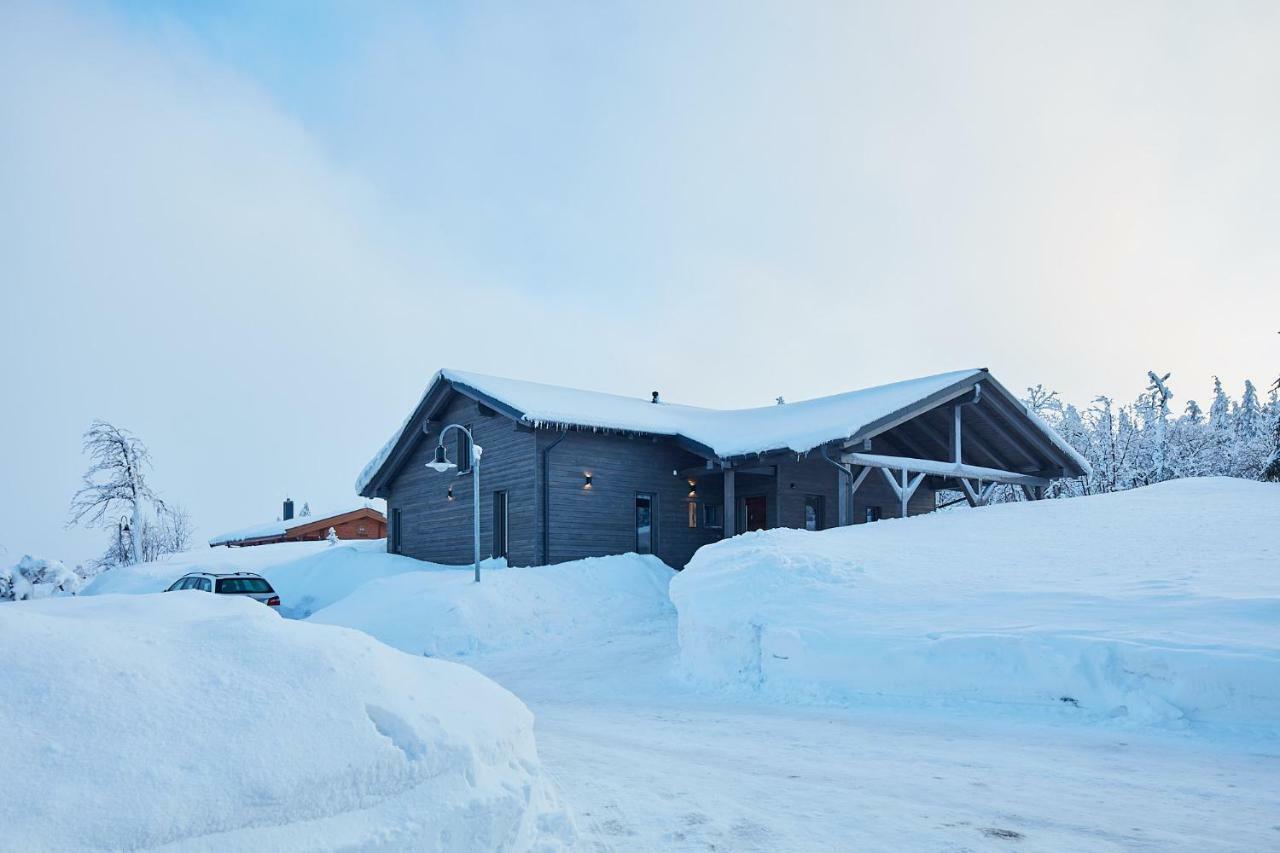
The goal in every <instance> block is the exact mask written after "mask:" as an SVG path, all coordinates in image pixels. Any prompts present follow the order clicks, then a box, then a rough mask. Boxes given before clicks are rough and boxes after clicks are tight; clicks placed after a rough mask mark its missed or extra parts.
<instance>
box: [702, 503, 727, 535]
mask: <svg viewBox="0 0 1280 853" xmlns="http://www.w3.org/2000/svg"><path fill="white" fill-rule="evenodd" d="M702 526H703V527H711V528H715V529H717V530H718V529H720V528H723V527H724V506H723V505H722V504H712V503H704V504H703V505H702Z"/></svg>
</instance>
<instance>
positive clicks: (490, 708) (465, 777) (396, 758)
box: [0, 592, 573, 853]
mask: <svg viewBox="0 0 1280 853" xmlns="http://www.w3.org/2000/svg"><path fill="white" fill-rule="evenodd" d="M3 607H4V610H3V612H0V648H3V649H5V650H7V652H8V654H7V655H6V660H5V663H4V667H3V677H2V678H0V731H3V732H4V738H3V744H2V745H0V779H2V780H3V785H4V796H2V797H0V849H3V850H13V851H24V853H26V852H27V851H44V850H59V851H61V850H103V849H106V850H121V849H143V848H145V849H153V848H157V847H163V848H166V849H169V848H176V849H182V850H210V851H214V850H216V851H223V850H331V849H374V848H376V849H397V850H402V849H403V850H498V849H506V850H511V849H513V850H527V849H539V850H553V849H561V848H562V847H563V846H564V844H565V843H567V842H571V841H572V839H573V830H572V822H571V819H570V818H569V816H568V814H567V813H566V812H565V811H564V810H563V808H562V807H561V806H560V804H559V801H558V799H557V797H556V795H555V793H554V789H553V788H552V787H551V786H549V785H548V783H547V781H546V778H545V776H544V775H543V774H542V772H541V770H540V767H539V763H538V756H537V751H536V748H535V746H534V737H533V732H532V724H533V719H532V717H531V716H530V714H529V712H528V710H527V709H526V708H525V706H524V705H523V704H522V703H521V702H520V700H518V699H517V698H516V697H514V696H512V695H511V694H510V693H508V692H507V691H505V690H503V689H502V688H501V687H499V686H498V685H496V684H494V683H493V682H491V681H489V680H488V679H486V678H484V677H483V676H481V675H479V674H478V673H476V672H475V671H473V670H471V669H469V668H467V667H464V666H458V665H455V664H451V663H447V662H443V661H432V660H426V659H424V658H422V657H416V656H411V655H405V654H402V653H400V652H398V651H395V650H393V649H391V648H388V647H387V646H385V645H383V644H381V643H378V642H376V641H374V640H373V639H371V638H370V637H368V636H367V635H365V634H362V633H359V632H357V631H352V630H348V629H343V628H335V627H329V626H321V625H311V624H306V623H302V622H295V621H290V620H286V619H281V618H280V617H279V616H277V615H276V614H275V613H274V612H272V611H271V610H270V609H269V608H267V607H264V606H262V605H260V604H258V603H257V602H254V601H251V600H248V599H240V598H232V597H226V596H214V595H207V594H201V593H195V592H175V593H169V594H166V595H140V596H124V595H109V596H99V597H91V598H84V597H81V598H57V599H48V600H44V601H36V602H18V603H14V604H7V605H4V606H3Z"/></svg>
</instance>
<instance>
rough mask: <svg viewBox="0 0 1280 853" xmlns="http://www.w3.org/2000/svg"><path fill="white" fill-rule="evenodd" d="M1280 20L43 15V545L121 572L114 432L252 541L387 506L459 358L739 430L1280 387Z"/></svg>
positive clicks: (215, 525) (37, 368)
mask: <svg viewBox="0 0 1280 853" xmlns="http://www.w3.org/2000/svg"><path fill="white" fill-rule="evenodd" d="M1278 16H1280V7H1277V6H1276V5H1275V4H1270V3H1257V4H1212V5H1211V4H1201V5H1195V6H1192V5H1188V4H1123V5H1118V4H1109V3H1100V4H1083V3H1081V4H1070V5H1067V4H1053V5H1050V4H1026V3H989V4H965V5H964V6H963V7H961V6H959V5H954V4H947V5H944V4H934V3H920V4H912V3H881V4H856V3H834V4H830V5H824V4H818V3H814V4H804V5H800V6H797V5H796V4H781V3H779V4H744V3H724V4H718V3H699V4H674V3H673V4H651V3H643V4H642V3H629V4H621V3H615V4H601V3H577V4H536V5H535V4H377V5H376V6H375V5H374V4H354V3H352V4H342V5H332V6H322V5H318V4H309V3H297V4H284V3H275V4H263V3H249V2H244V3H211V2H209V3H183V4H163V3H128V4H125V3H121V4H99V3H87V4H71V5H61V4H56V3H54V4H50V3H40V4H36V3H30V4H28V3H24V2H16V3H9V4H6V5H5V7H4V10H3V11H2V12H0V17H2V18H3V21H0V24H3V25H2V26H0V185H2V186H4V187H5V190H4V192H3V193H0V287H3V288H4V296H5V304H6V307H7V310H6V312H5V316H4V318H3V322H2V323H0V355H3V358H4V364H5V367H6V371H5V376H4V379H3V382H4V387H3V395H2V399H3V400H4V406H5V413H6V416H5V417H4V418H2V419H0V441H3V444H4V446H5V447H6V448H8V452H7V453H6V454H5V455H4V460H3V462H2V463H0V465H3V469H2V470H0V475H2V476H0V479H3V482H4V483H5V485H6V490H5V493H4V495H3V497H0V509H2V510H4V511H3V512H0V547H4V548H6V549H7V551H8V553H7V554H5V555H0V558H3V559H8V558H14V559H16V557H17V556H20V555H21V553H22V552H24V551H34V552H37V553H41V554H46V555H48V556H56V557H63V558H67V559H82V558H84V557H85V556H88V555H89V554H91V553H93V552H95V551H97V550H98V549H99V546H100V542H101V538H102V535H101V534H100V533H96V532H94V533H88V534H86V533H83V532H72V533H68V532H66V531H64V530H63V529H62V526H61V525H62V521H63V520H64V518H65V509H66V504H67V501H68V500H69V499H70V497H71V493H72V492H73V491H74V490H75V488H76V484H77V478H78V476H79V474H80V472H81V470H82V469H83V466H84V460H83V459H82V458H81V457H80V456H79V452H78V435H79V433H80V432H81V430H83V428H84V427H85V426H86V425H87V423H88V422H89V420H90V419H92V418H94V417H105V418H109V419H112V420H114V421H117V422H119V423H120V424H122V425H125V426H127V427H129V428H131V429H133V430H135V431H136V432H137V433H138V434H139V435H141V436H142V437H143V438H144V439H145V440H146V441H147V442H148V443H149V444H150V445H151V447H152V450H153V453H154V455H155V457H156V471H155V475H154V476H155V482H156V484H157V485H158V486H159V487H160V488H161V489H162V490H163V491H164V492H165V494H166V495H167V496H168V497H170V498H172V499H176V500H178V501H181V502H184V503H186V504H187V505H188V507H189V508H190V510H191V511H192V513H193V515H194V516H195V520H196V521H197V523H198V524H199V525H200V528H201V533H202V534H204V535H210V534H213V533H217V532H220V531H221V530H223V529H229V528H235V527H240V526H244V525H247V524H252V523H255V522H257V521H259V520H263V519H269V518H271V517H273V515H274V513H275V512H276V507H277V503H278V501H279V500H280V499H281V498H283V497H284V495H285V494H286V493H288V494H291V495H292V496H293V497H295V498H296V499H298V500H309V501H310V502H311V503H312V504H313V505H317V506H319V505H328V504H334V503H341V502H342V501H344V500H346V499H348V498H350V497H351V495H352V493H351V482H352V480H353V479H354V477H355V475H356V473H357V472H358V471H359V469H360V467H361V466H362V465H363V464H364V462H365V461H366V460H367V458H368V457H369V456H370V455H372V453H373V452H374V451H375V450H376V449H377V447H378V446H379V445H380V444H381V442H382V441H383V439H384V438H385V437H386V435H387V434H389V433H390V432H391V431H392V430H393V429H394V428H395V427H396V426H397V425H398V424H399V422H400V420H401V419H402V418H403V416H404V415H405V413H406V411H407V409H408V407H409V406H410V405H411V404H412V402H413V400H414V398H415V397H416V395H417V393H418V392H419V391H420V389H421V386H422V385H423V384H424V383H425V382H426V380H427V379H428V377H429V376H430V375H431V373H432V372H433V371H434V370H435V369H436V368H437V367H440V366H454V367H458V368H462V369H471V370H476V371H481V372H490V373H497V374H505V375H513V376H518V377H522V378H529V379H535V380H541V381H549V382H560V383H564V384H571V385H579V386H584V387H592V388H599V389H603V390H610V391H616V392H621V393H634V394H637V395H646V394H647V393H648V391H649V390H651V389H652V388H659V389H661V390H662V391H663V393H664V396H665V397H667V398H668V399H672V400H681V401H687V402H694V403H705V404H708V405H725V406H731V405H732V406H740V405H754V404H761V403H768V402H770V401H772V400H773V398H774V397H776V396H778V395H780V394H781V395H785V396H786V397H788V398H789V399H799V398H803V397H808V396H816V395H820V394H826V393H833V392H837V391H841V390H847V389H849V388H854V387H859V386H862V385H867V384H875V383H879V382H883V381H890V380H894V379H899V378H903V377H907V376H912V375H919V374H923V373H933V372H939V371H943V370H950V369H955V368H958V367H968V366H987V367H990V368H991V369H992V370H993V371H994V372H995V373H996V375H997V376H999V377H1000V378H1001V379H1002V380H1003V381H1004V382H1005V383H1006V384H1007V385H1009V386H1010V387H1012V388H1015V389H1018V388H1022V387H1024V386H1026V385H1027V384H1031V383H1036V382H1043V383H1045V384H1046V385H1049V386H1051V387H1055V388H1058V389H1060V390H1061V391H1062V392H1063V394H1064V396H1065V397H1066V398H1067V399H1069V400H1072V401H1077V402H1086V401H1087V400H1088V399H1089V398H1090V397H1092V396H1093V395H1094V394H1097V393H1103V392H1105V393H1110V394H1115V395H1118V396H1121V397H1125V398H1128V397H1130V396H1132V395H1133V394H1135V393H1136V392H1137V391H1138V390H1139V388H1140V387H1141V385H1142V384H1143V376H1144V375H1145V372H1146V371H1147V370H1148V369H1150V368H1156V369H1160V370H1171V371H1173V374H1174V381H1173V386H1174V391H1175V393H1176V394H1178V395H1179V398H1180V399H1181V400H1182V401H1185V400H1186V399H1187V397H1188V396H1196V397H1199V398H1201V399H1204V398H1205V397H1207V396H1208V391H1209V387H1210V382H1211V379H1210V376H1211V374H1213V373H1219V374H1221V375H1222V376H1223V378H1224V380H1225V381H1226V382H1227V384H1228V386H1229V387H1230V388H1231V390H1232V391H1233V393H1238V391H1239V386H1240V384H1241V383H1242V381H1243V379H1244V378H1245V377H1246V376H1249V377H1252V378H1253V379H1255V381H1258V382H1259V383H1260V384H1261V383H1263V382H1269V381H1270V380H1271V379H1273V378H1274V375H1275V373H1276V372H1277V362H1280V358H1278V354H1280V337H1278V336H1277V335H1276V334H1275V332H1276V329H1277V328H1278V327H1280V321H1277V320H1276V317H1277V316H1280V287H1277V284H1276V282H1277V273H1278V272H1280V244H1278V243H1277V241H1276V238H1275V235H1276V234H1277V233H1280V175H1278V173H1277V168H1276V164H1275V152H1276V151H1277V150H1280V106H1278V104H1280V102H1278V101H1277V99H1276V98H1275V92H1276V91H1280V57H1278V56H1277V52H1276V51H1275V49H1274V48H1275V45H1276V44H1277V43H1280V18H1278ZM477 332H479V333H480V334H479V335H477V334H476V333H477Z"/></svg>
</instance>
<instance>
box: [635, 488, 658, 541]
mask: <svg viewBox="0 0 1280 853" xmlns="http://www.w3.org/2000/svg"><path fill="white" fill-rule="evenodd" d="M653 502H654V501H653V495H649V494H643V493H640V494H637V495H636V553H637V554H652V553H653Z"/></svg>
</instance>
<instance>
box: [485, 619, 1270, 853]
mask: <svg viewBox="0 0 1280 853" xmlns="http://www.w3.org/2000/svg"><path fill="white" fill-rule="evenodd" d="M619 628H620V630H618V631H615V632H611V633H610V634H609V635H607V636H597V637H596V638H594V640H592V641H587V640H585V639H580V640H579V641H577V642H574V643H572V644H569V645H565V646H562V647H559V648H555V647H543V648H524V649H508V650H506V651H503V652H495V653H488V654H484V655H479V656H473V657H469V658H467V663H468V664H469V665H470V666H473V667H475V668H477V669H479V670H480V671H481V672H484V673H485V674H487V675H489V676H490V677H491V678H493V679H494V680H496V681H498V682H499V683H500V684H502V685H504V686H506V687H507V688H509V689H511V690H512V691H513V692H515V693H516V694H517V695H518V696H520V697H521V698H522V699H523V700H524V701H525V702H526V703H527V704H528V705H529V707H530V708H531V709H532V710H533V712H534V715H535V718H536V723H535V726H534V728H535V732H536V734H537V739H538V750H539V754H540V756H541V758H542V762H543V768H544V772H546V773H548V774H549V775H550V776H551V777H552V778H553V779H554V780H555V781H556V782H557V784H558V785H559V786H560V789H561V792H562V794H563V796H564V798H565V801H566V802H567V803H569V804H570V806H571V808H572V809H573V810H574V814H575V817H576V822H577V827H578V832H579V834H580V837H581V840H580V844H581V847H582V848H583V849H587V850H615V851H652V850H672V851H710V850H715V851H830V850H841V851H845V850H847V851H884V850H893V851H954V852H955V853H958V851H1023V853H1026V851H1068V850H1069V851H1122V850H1124V851H1132V850H1151V851H1188V853H1191V851H1196V853H1203V851H1241V852H1242V853H1243V851H1250V853H1257V851H1262V850H1275V849H1280V743H1278V742H1277V741H1276V740H1275V739H1266V740H1250V739H1247V738H1239V739H1230V738H1215V739H1207V738H1204V737H1201V736H1198V735H1195V734H1191V733H1188V732H1176V731H1168V730H1160V729H1151V728H1149V727H1136V726H1132V725H1125V724H1115V723H1107V724H1100V725H1081V724H1080V723H1079V722H1078V720H1076V719H1074V718H1071V717H1069V716H1067V715H1064V716H1062V717H1059V718H1057V719H1054V718H1039V719H1036V718H1025V717H1017V716H1014V717H1006V718H1000V717H995V718H993V717H991V716H989V715H987V714H985V713H983V712H982V711H968V712H966V711H965V710H961V709H957V710H952V711H950V712H947V713H938V712H936V711H930V710H910V711H908V710H886V709H873V708H861V709H848V708H834V707H832V708H807V707H794V706H792V707H788V706H782V705H776V704H764V703H760V702H747V701H741V700H740V699H736V698H727V697H724V696H723V695H718V694H716V693H708V692H706V691H701V690H697V689H694V688H692V687H691V686H690V685H689V684H688V682H686V681H685V680H683V679H681V678H679V677H678V676H677V675H676V674H675V670H676V661H677V645H676V640H675V619H674V615H671V616H668V617H667V618H666V619H662V620H659V621H655V622H652V623H650V624H648V625H637V626H619ZM1010 833H1017V834H1018V837H1013V836H1011V835H1010Z"/></svg>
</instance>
